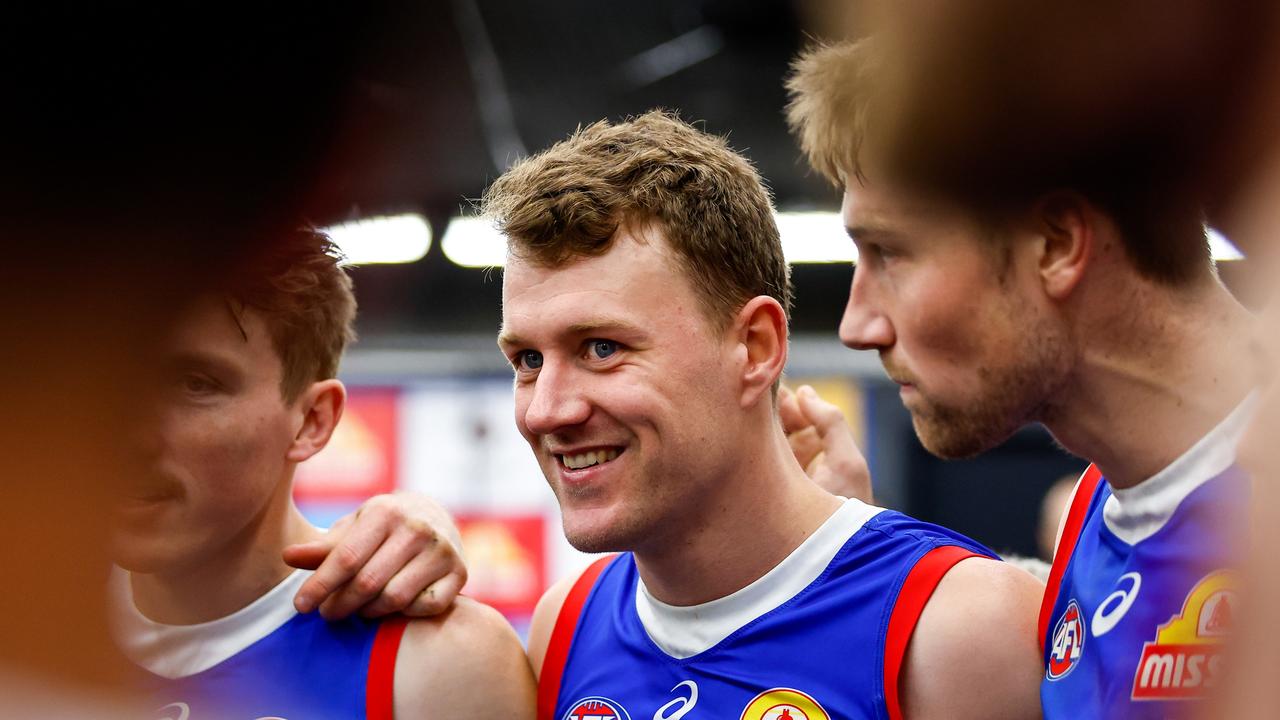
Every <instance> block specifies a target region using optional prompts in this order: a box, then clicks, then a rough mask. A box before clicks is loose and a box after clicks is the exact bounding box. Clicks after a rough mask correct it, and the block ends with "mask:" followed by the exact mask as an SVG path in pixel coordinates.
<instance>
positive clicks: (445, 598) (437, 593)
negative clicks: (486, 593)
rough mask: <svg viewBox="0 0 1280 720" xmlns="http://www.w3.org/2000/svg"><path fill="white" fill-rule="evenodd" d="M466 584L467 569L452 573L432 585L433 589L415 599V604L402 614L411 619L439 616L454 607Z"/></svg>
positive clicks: (430, 588)
mask: <svg viewBox="0 0 1280 720" xmlns="http://www.w3.org/2000/svg"><path fill="white" fill-rule="evenodd" d="M466 584H467V572H466V569H465V568H463V569H462V572H461V573H456V572H455V573H450V574H448V575H446V576H444V577H443V578H441V579H440V580H437V581H436V582H434V583H432V584H431V587H429V588H427V589H426V590H423V591H422V592H421V593H420V594H419V595H418V597H417V598H415V599H414V601H413V604H412V605H410V606H409V607H407V608H405V609H404V610H403V611H402V612H403V613H404V614H405V615H409V616H410V617H429V616H431V615H439V614H440V613H442V612H444V611H445V610H448V609H449V608H450V607H452V606H453V601H454V600H457V599H458V593H460V592H462V587H463V586H464V585H466Z"/></svg>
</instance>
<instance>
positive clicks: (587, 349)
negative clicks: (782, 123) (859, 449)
mask: <svg viewBox="0 0 1280 720" xmlns="http://www.w3.org/2000/svg"><path fill="white" fill-rule="evenodd" d="M485 209H486V211H487V212H488V213H489V214H490V215H491V216H493V217H495V218H496V220H497V221H498V224H499V226H500V228H501V229H502V230H503V232H504V233H505V234H506V235H507V237H508V241H509V258H508V262H507V265H506V268H505V271H504V278H503V324H502V331H501V335H500V338H499V345H500V346H501V348H502V350H503V352H504V353H505V354H506V355H507V357H508V358H509V360H510V362H511V364H512V367H513V368H514V370H515V376H516V377H515V395H516V423H517V425H518V427H519V429H520V431H521V433H522V434H523V435H524V437H525V439H526V440H528V442H529V444H530V447H531V448H532V449H533V452H534V454H535V455H536V457H537V459H538V461H539V463H540V464H541V466H542V469H543V472H544V474H545V475H546V477H547V481H548V483H549V484H550V485H551V488H552V490H553V491H554V492H555V494H556V497H557V499H558V501H559V503H560V508H561V511H562V513H563V518H564V531H565V534H566V536H567V537H568V539H569V541H570V542H571V543H572V544H573V545H574V546H575V547H577V548H579V549H581V550H584V551H590V552H605V551H621V552H623V554H622V555H619V556H615V557H611V558H606V559H603V560H601V561H599V562H597V563H596V564H595V565H593V566H592V567H591V568H590V569H589V570H588V571H587V572H585V573H583V574H582V575H581V577H578V578H568V579H566V580H565V581H564V582H562V583H560V584H559V585H557V586H555V587H554V588H552V589H551V590H550V591H548V593H547V594H546V595H545V596H544V597H543V599H542V601H541V602H540V603H539V606H538V609H537V611H536V613H535V616H534V621H533V622H534V624H533V628H532V630H531V634H530V643H529V652H530V656H531V658H532V660H533V664H534V666H535V668H536V669H537V670H538V671H539V673H540V685H539V716H540V717H542V718H561V717H579V716H583V715H584V714H585V715H600V716H608V717H613V716H618V717H624V716H630V717H657V718H664V719H666V720H673V719H674V718H679V717H684V716H686V715H690V714H692V715H691V716H699V715H701V714H705V713H708V712H709V713H711V714H715V715H735V714H736V715H739V716H741V717H743V718H750V719H751V720H763V718H766V717H767V718H775V717H779V716H780V713H783V715H781V716H789V717H795V718H799V717H808V718H827V717H849V718H875V717H884V716H886V715H887V716H888V717H903V716H905V717H911V718H930V717H934V718H944V717H945V718H967V717H971V718H1002V717H1009V718H1018V717H1035V716H1036V714H1037V702H1036V696H1035V686H1036V680H1037V676H1038V673H1037V672H1036V654H1037V649H1036V647H1035V643H1034V640H1033V638H1032V636H1031V634H1032V628H1033V625H1034V605H1035V603H1036V602H1037V601H1038V598H1039V595H1040V586H1039V584H1038V583H1036V582H1035V581H1034V580H1033V579H1032V578H1030V576H1028V575H1026V574H1025V573H1022V572H1021V571H1018V570H1016V569H1013V568H1011V567H1008V566H1006V565H1004V564H1002V563H999V562H997V561H995V560H994V559H992V558H991V556H990V552H989V551H987V550H985V549H984V548H982V547H981V546H978V545H976V544H974V543H972V542H971V541H969V540H967V539H965V538H963V537H961V536H958V535H955V534H953V533H950V532H948V531H945V530H943V529H941V528H937V527H934V526H930V525H928V524H926V523H921V522H918V521H915V520H913V519H910V518H907V517H905V516H902V515H900V514H898V513H895V512H891V511H886V510H881V509H880V508H875V507H872V506H869V505H867V504H864V503H862V502H860V501H858V500H841V499H839V498H837V497H835V496H833V495H831V494H829V493H827V492H826V491H824V490H822V489H821V488H819V487H818V486H817V485H816V484H814V483H813V482H812V481H811V480H810V479H809V477H808V476H807V475H806V474H805V472H804V469H803V468H801V467H800V465H799V464H798V463H797V462H796V459H795V456H794V455H793V453H792V449H791V446H790V445H788V442H787V439H786V437H785V435H784V432H783V429H782V426H781V424H780V422H779V419H778V414H777V413H778V411H777V405H776V397H775V393H776V384H777V381H778V378H779V376H780V374H781V372H782V368H783V366H784V364H785V362H786V357H787V307H788V305H789V303H790V294H791V291H790V281H789V277H788V268H787V265H786V262H785V260H784V259H783V256H782V251H781V245H780V243H779V239H778V234H777V229H776V226H775V225H774V222H773V220H772V211H771V207H770V203H769V199H768V196H767V194H766V192H765V190H764V189H763V187H762V186H761V184H760V180H759V178H758V176H757V175H756V173H755V172H754V170H753V169H752V168H751V167H750V166H749V165H748V164H747V163H746V161H745V160H743V159H742V158H741V157H739V156H737V155H736V154H734V153H733V152H731V151H730V150H729V149H728V148H727V147H726V145H725V144H724V142H723V141H722V140H720V139H718V138H714V137H710V136H707V135H705V134H703V133H700V132H698V131H696V130H694V129H693V128H691V127H689V126H688V125H685V124H684V123H682V122H680V121H679V120H677V119H675V118H672V117H670V116H667V115H663V114H660V113H649V114H647V115H644V116H641V117H639V118H637V119H635V120H632V121H630V122H626V123H622V124H619V125H614V126H611V125H609V124H607V123H598V124H596V125H592V126H590V127H588V128H585V129H583V130H580V131H579V132H578V133H575V134H574V135H573V136H572V137H570V138H569V139H568V140H565V141H563V142H561V143H559V144H557V145H555V146H553V147H552V148H550V149H549V150H547V151H545V152H544V153H542V154H540V155H537V156H534V157H532V158H530V159H528V160H526V161H524V162H522V163H520V164H518V165H516V166H515V167H513V168H512V169H511V170H510V171H508V172H507V173H506V174H505V175H503V176H502V177H501V178H500V179H499V180H498V181H496V182H495V183H494V185H493V186H492V187H491V188H490V189H489V191H488V192H487V193H486V196H485ZM908 641H909V643H908ZM975 658H977V659H980V661H979V662H975V661H974V660H975ZM995 684H999V685H1000V686H1002V687H1005V688H1006V689H1007V691H1006V692H1004V693H1000V694H994V693H990V692H988V688H990V687H991V686H992V685H995ZM783 711H785V713H784V712H783Z"/></svg>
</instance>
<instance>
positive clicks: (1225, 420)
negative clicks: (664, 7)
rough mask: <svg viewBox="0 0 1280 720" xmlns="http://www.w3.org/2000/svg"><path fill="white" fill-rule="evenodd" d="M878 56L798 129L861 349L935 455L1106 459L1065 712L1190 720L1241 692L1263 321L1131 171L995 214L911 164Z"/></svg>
mask: <svg viewBox="0 0 1280 720" xmlns="http://www.w3.org/2000/svg"><path fill="white" fill-rule="evenodd" d="M874 42H875V41H864V42H863V43H860V44H844V45H837V46H833V47H828V48H823V49H819V50H817V51H814V52H812V53H810V54H808V55H806V56H804V57H802V58H801V59H800V61H799V62H798V63H797V66H796V73H795V75H794V77H793V78H792V79H791V81H790V89H791V91H792V95H793V100H792V105H791V107H790V119H791V122H792V125H793V127H794V128H795V130H796V132H797V134H798V136H799V138H800V141H801V145H802V147H803V148H804V150H805V151H806V152H807V154H808V155H809V158H810V161H811V163H812V164H813V166H814V167H815V168H817V169H818V170H820V171H821V172H822V173H823V174H825V175H826V176H827V177H828V178H829V179H830V180H832V182H833V183H835V184H836V185H838V186H839V187H840V188H841V189H842V190H843V191H844V203H843V214H844V220H845V224H846V226H847V228H848V231H849V235H850V236H851V237H852V239H853V242H854V243H855V244H856V245H857V247H858V250H859V262H858V266H857V268H856V271H855V272H854V276H853V281H852V285H851V287H850V291H849V301H848V305H847V307H846V308H845V313H844V318H843V320H842V322H841V325H840V336H841V338H842V340H843V341H844V342H845V344H846V345H848V346H849V347H852V348H856V349H864V350H875V351H877V352H878V353H879V355H880V358H881V361H882V362H883V363H884V366H885V370H886V372H888V374H889V376H890V377H891V378H892V379H893V380H894V381H895V382H897V383H898V384H899V385H900V386H901V388H902V389H901V396H902V401H903V404H904V405H905V406H906V408H907V409H908V410H909V411H910V412H911V416H912V420H913V422H914V424H915V429H916V432H917V434H918V435H919V437H920V440H921V442H922V443H923V444H924V446H925V447H926V448H927V449H929V450H930V451H931V452H933V453H934V454H937V455H939V456H942V457H967V456H971V455H974V454H977V453H981V452H984V451H986V450H988V449H990V448H993V447H995V446H996V445H998V444H999V443H1001V442H1003V441H1004V440H1005V439H1006V438H1008V437H1009V436H1010V435H1011V434H1012V433H1013V432H1014V431H1015V430H1017V429H1018V428H1020V427H1022V426H1023V425H1026V424H1028V423H1043V424H1044V425H1045V426H1046V427H1047V428H1048V429H1049V431H1050V432H1051V433H1052V434H1053V436H1054V437H1055V438H1056V439H1057V440H1058V441H1059V442H1060V443H1062V445H1063V446H1064V447H1066V448H1067V449H1068V450H1070V451H1072V452H1074V453H1076V454H1078V455H1080V456H1082V457H1085V458H1088V459H1090V460H1092V461H1093V462H1094V466H1092V467H1091V468H1090V469H1089V471H1088V472H1087V473H1086V474H1085V476H1084V478H1083V480H1082V482H1081V484H1080V485H1079V487H1078V488H1077V491H1076V494H1075V498H1074V501H1073V505H1072V508H1071V510H1070V511H1069V513H1068V515H1067V518H1066V522H1065V528H1064V531H1063V533H1062V538H1061V541H1060V544H1059V546H1058V550H1057V553H1056V556H1055V561H1054V570H1053V574H1052V575H1051V576H1050V581H1049V588H1048V590H1047V592H1046V594H1045V598H1044V603H1043V606H1042V612H1041V618H1040V628H1039V635H1040V639H1041V642H1042V643H1043V644H1044V662H1043V665H1042V670H1041V674H1042V676H1043V682H1042V688H1041V697H1042V701H1043V708H1044V713H1045V716H1046V717H1051V718H1058V717H1062V718H1066V717H1082V716H1087V717H1107V718H1111V717H1116V718H1119V717H1123V718H1146V717H1150V718H1165V717H1169V716H1172V715H1176V714H1178V713H1180V712H1184V711H1186V710H1187V709H1188V707H1187V706H1188V705H1190V704H1191V703H1188V701H1189V700H1194V699H1196V698H1199V697H1202V696H1203V695H1204V694H1205V692H1206V690H1207V689H1208V688H1210V687H1212V686H1213V685H1214V683H1215V682H1217V681H1218V680H1220V679H1221V678H1220V666H1221V658H1220V657H1219V653H1220V642H1221V640H1222V638H1223V636H1224V635H1225V634H1226V632H1227V630H1228V629H1229V628H1230V617H1231V614H1232V612H1231V610H1232V602H1234V595H1233V593H1232V585H1231V583H1230V572H1229V570H1230V568H1231V566H1232V564H1233V555H1232V552H1233V550H1232V547H1231V543H1230V542H1229V541H1228V531H1229V530H1230V529H1231V528H1233V527H1236V526H1238V525H1239V523H1240V520H1241V518H1242V515H1241V513H1240V510H1241V508H1240V506H1241V504H1242V503H1243V501H1244V498H1245V491H1246V489H1245V481H1244V478H1243V477H1242V473H1241V472H1240V471H1239V470H1238V468H1237V467H1236V466H1235V464H1234V458H1235V445H1236V442H1237V440H1238V439H1239V437H1240V435H1241V433H1242V431H1243V428H1244V427H1245V425H1246V423H1247V420H1248V415H1249V412H1250V404H1251V401H1250V400H1249V399H1248V396H1249V393H1250V389H1251V385H1252V382H1253V379H1252V377H1251V374H1250V373H1249V372H1247V371H1246V370H1247V367H1248V366H1247V364H1246V362H1247V358H1248V355H1249V353H1248V348H1249V346H1248V343H1249V333H1248V329H1249V324H1250V318H1249V315H1248V313H1247V312H1246V311H1245V310H1244V308H1242V307H1241V306H1240V305H1239V304H1238V303H1237V302H1236V301H1235V299H1234V298H1233V297H1232V296H1231V294H1230V293H1229V292H1228V291H1227V289H1226V288H1225V287H1223V285H1222V284H1221V282H1219V280H1218V277H1217V273H1216V271H1215V267H1214V264H1213V261H1212V260H1211V259H1210V255H1209V247H1208V243H1207V241H1206V238H1205V231H1204V227H1203V225H1202V216H1201V213H1200V210H1199V208H1198V206H1197V205H1196V204H1195V203H1194V202H1189V201H1187V199H1186V198H1185V197H1183V196H1180V195H1177V194H1172V193H1166V192H1165V191H1164V187H1163V186H1162V185H1161V183H1160V178H1158V177H1146V181H1145V182H1136V181H1135V176H1134V174H1132V172H1133V170H1134V168H1132V167H1130V166H1126V165H1125V164H1124V163H1122V162H1120V161H1119V160H1116V159H1114V158H1106V157H1103V158H1094V159H1093V162H1092V163H1082V164H1081V165H1082V168H1083V169H1079V170H1078V171H1077V172H1075V173H1072V174H1069V175H1062V174H1058V173H1050V172H1048V171H1046V173H1045V175H1044V176H1043V177H1041V178H1036V179H1034V181H1033V180H1028V181H1027V182H1024V183H1021V187H1020V188H1019V189H1018V190H1017V191H1010V190H1008V189H1003V190H1002V191H1001V192H999V193H996V194H994V195H993V194H989V193H984V190H985V189H984V188H981V187H978V188H968V189H966V188H950V190H951V192H949V193H946V194H942V193H939V192H937V191H930V190H926V189H924V188H923V187H922V186H921V185H920V184H917V183H914V182H912V179H911V178H907V177H904V176H903V174H902V173H900V172H897V168H890V167H889V166H890V165H892V163H886V162H884V161H883V158H884V153H883V152H882V151H883V150H884V146H883V145H882V144H879V140H880V139H881V138H882V137H883V136H882V135H881V134H880V130H881V129H882V128H883V127H885V124H887V123H890V121H891V117H892V116H891V115H890V114H889V111H888V108H889V107H890V105H889V104H888V102H889V101H888V100H887V99H886V98H887V97H888V96H887V95H886V94H882V89H883V87H884V86H883V84H882V83H883V78H884V76H883V74H882V72H881V70H880V68H882V67H885V66H886V64H885V63H884V62H883V56H882V55H881V53H882V52H884V51H883V50H881V49H880V48H878V47H877V46H876V45H875V44H873V43H874ZM877 113H880V114H879V115H877ZM1109 161H1110V162H1109ZM1139 177H1141V173H1140V172H1139Z"/></svg>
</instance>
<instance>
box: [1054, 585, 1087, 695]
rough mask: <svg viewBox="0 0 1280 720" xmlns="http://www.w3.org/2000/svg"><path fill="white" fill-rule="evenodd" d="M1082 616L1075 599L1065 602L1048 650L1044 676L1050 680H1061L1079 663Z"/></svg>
mask: <svg viewBox="0 0 1280 720" xmlns="http://www.w3.org/2000/svg"><path fill="white" fill-rule="evenodd" d="M1084 635H1085V626H1084V618H1083V616H1082V615H1081V613H1080V606H1079V605H1077V604H1076V601H1075V600H1072V601H1071V602H1069V603H1067V609H1066V610H1063V611H1062V617H1060V618H1058V622H1057V624H1055V625H1054V626H1053V647H1052V648H1051V649H1050V651H1049V667H1048V669H1046V670H1045V676H1046V677H1048V678H1049V679H1050V680H1061V679H1062V678H1064V677H1066V676H1067V674H1068V673H1070V672H1071V671H1072V670H1074V669H1075V667H1076V665H1078V664H1079V663H1080V655H1081V654H1083V653H1084Z"/></svg>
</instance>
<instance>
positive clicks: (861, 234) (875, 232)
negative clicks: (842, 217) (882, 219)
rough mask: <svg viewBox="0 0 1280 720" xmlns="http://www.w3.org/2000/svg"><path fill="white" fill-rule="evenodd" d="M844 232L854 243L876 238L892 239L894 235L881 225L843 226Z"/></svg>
mask: <svg viewBox="0 0 1280 720" xmlns="http://www.w3.org/2000/svg"><path fill="white" fill-rule="evenodd" d="M844 231H845V234H847V235H848V236H849V238H850V239H851V240H854V241H855V242H856V241H858V240H871V239H874V238H876V237H892V236H893V235H895V234H896V233H894V231H892V230H890V229H889V228H887V227H884V226H882V225H845V226H844Z"/></svg>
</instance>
